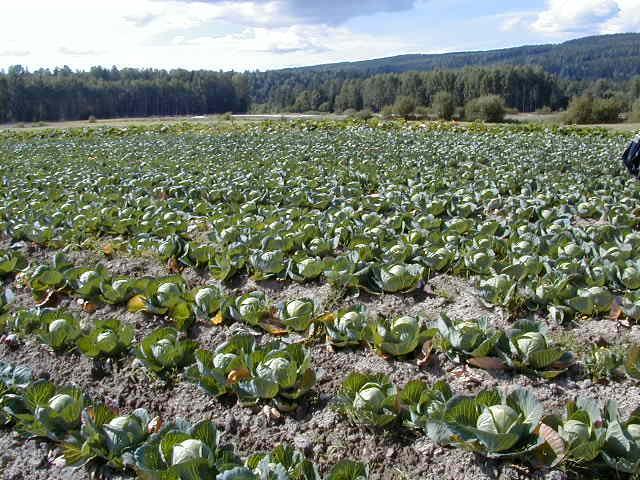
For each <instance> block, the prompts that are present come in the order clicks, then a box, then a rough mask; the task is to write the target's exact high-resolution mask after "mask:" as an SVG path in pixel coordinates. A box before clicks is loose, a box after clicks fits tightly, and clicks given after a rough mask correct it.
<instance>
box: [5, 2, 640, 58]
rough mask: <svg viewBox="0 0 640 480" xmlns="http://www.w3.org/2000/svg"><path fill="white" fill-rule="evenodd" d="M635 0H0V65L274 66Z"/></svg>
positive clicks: (375, 54)
mask: <svg viewBox="0 0 640 480" xmlns="http://www.w3.org/2000/svg"><path fill="white" fill-rule="evenodd" d="M639 12H640V0H240V1H231V0H206V1H204V0H202V1H191V0H107V1H104V0H1V1H0V69H6V68H7V67H8V66H10V65H16V64H20V65H23V66H26V67H27V68H29V69H30V70H35V69H37V68H41V67H44V68H55V67H62V66H64V65H67V66H69V67H71V68H72V69H74V70H75V69H88V68H89V67H91V66H94V65H102V66H106V67H111V66H112V65H116V66H118V67H141V68H165V69H171V68H187V69H209V70H225V71H226V70H236V71H244V70H269V69H277V68H284V67H294V66H304V65H317V64H323V63H331V62H341V61H354V60H365V59H371V58H379V57H385V56H392V55H401V54H408V53H443V52H451V51H468V50H487V49H493V48H503V47H510V46H519V45H530V44H540V43H558V42H562V41H565V40H568V39H572V38H578V37H583V36H587V35H597V34H606V33H620V32H638V31H640V15H639V14H638V13H639Z"/></svg>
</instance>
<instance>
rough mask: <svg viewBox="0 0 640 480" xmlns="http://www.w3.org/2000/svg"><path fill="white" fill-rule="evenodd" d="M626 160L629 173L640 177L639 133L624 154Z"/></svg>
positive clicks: (624, 160)
mask: <svg viewBox="0 0 640 480" xmlns="http://www.w3.org/2000/svg"><path fill="white" fill-rule="evenodd" d="M622 161H623V162H624V164H625V166H626V167H627V170H629V173H630V174H631V175H633V176H634V177H636V178H639V179H640V134H638V135H637V136H636V137H635V138H634V139H633V140H632V141H631V143H630V144H629V146H628V147H627V149H626V150H625V151H624V153H623V154H622Z"/></svg>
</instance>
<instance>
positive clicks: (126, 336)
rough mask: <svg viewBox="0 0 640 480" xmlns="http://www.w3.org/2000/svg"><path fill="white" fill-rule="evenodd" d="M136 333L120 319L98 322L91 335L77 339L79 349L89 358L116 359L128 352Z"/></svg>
mask: <svg viewBox="0 0 640 480" xmlns="http://www.w3.org/2000/svg"><path fill="white" fill-rule="evenodd" d="M134 334H135V331H134V329H133V327H132V326H130V325H126V324H123V323H122V322H121V321H120V320H118V319H115V318H114V319H108V320H97V321H96V323H95V324H94V325H93V327H92V328H91V330H90V331H89V333H87V334H86V335H82V336H81V337H80V338H78V339H77V341H76V344H77V345H78V348H79V349H80V350H81V351H82V353H84V354H85V355H86V356H87V357H89V358H98V357H115V356H117V355H121V354H123V353H125V352H128V351H129V349H130V348H131V344H132V342H133V338H134Z"/></svg>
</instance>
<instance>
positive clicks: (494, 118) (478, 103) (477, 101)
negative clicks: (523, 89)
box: [464, 95, 505, 123]
mask: <svg viewBox="0 0 640 480" xmlns="http://www.w3.org/2000/svg"><path fill="white" fill-rule="evenodd" d="M504 115H505V106H504V99H503V98H502V97H499V96H498V95H486V96H484V97H478V98H474V99H473V100H470V101H469V102H467V104H466V105H465V107H464V118H465V120H469V121H475V120H481V121H483V122H493V123H497V122H501V121H503V120H504Z"/></svg>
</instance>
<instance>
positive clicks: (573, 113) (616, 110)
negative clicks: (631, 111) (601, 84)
mask: <svg viewBox="0 0 640 480" xmlns="http://www.w3.org/2000/svg"><path fill="white" fill-rule="evenodd" d="M623 110H624V102H623V101H622V100H620V99H618V98H615V97H612V98H595V97H593V96H591V95H581V96H579V97H573V98H572V99H571V102H570V103H569V107H568V108H567V112H566V113H565V116H564V121H565V123H570V124H589V123H615V122H617V121H618V120H619V118H620V113H622V111H623Z"/></svg>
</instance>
